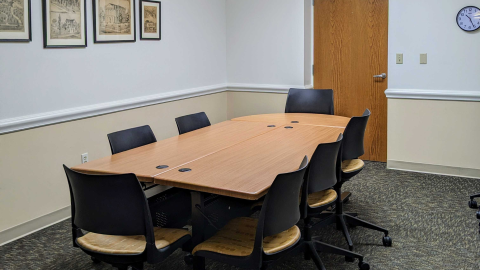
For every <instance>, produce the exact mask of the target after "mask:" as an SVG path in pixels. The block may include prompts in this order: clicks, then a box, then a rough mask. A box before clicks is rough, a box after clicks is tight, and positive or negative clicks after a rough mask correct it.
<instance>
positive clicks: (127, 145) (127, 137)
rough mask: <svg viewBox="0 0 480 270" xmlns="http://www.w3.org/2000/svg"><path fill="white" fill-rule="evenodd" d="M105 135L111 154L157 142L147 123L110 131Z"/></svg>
mask: <svg viewBox="0 0 480 270" xmlns="http://www.w3.org/2000/svg"><path fill="white" fill-rule="evenodd" d="M107 137H108V141H109V142H110V149H111V150H112V155H114V154H117V153H120V152H123V151H127V150H130V149H133V148H137V147H140V146H144V145H147V144H151V143H154V142H157V139H156V138H155V135H154V134H153V131H152V129H151V128H150V126H148V125H147V126H141V127H136V128H130V129H126V130H122V131H117V132H114V133H110V134H108V135H107Z"/></svg>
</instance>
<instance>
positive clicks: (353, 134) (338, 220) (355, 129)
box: [315, 109, 392, 261]
mask: <svg viewBox="0 0 480 270" xmlns="http://www.w3.org/2000/svg"><path fill="white" fill-rule="evenodd" d="M369 116H370V111H369V110H368V109H367V110H366V111H365V112H364V114H363V115H362V116H360V117H352V119H351V120H350V122H349V123H348V125H347V127H346V128H345V131H344V139H343V143H342V147H341V150H340V153H339V156H340V158H341V160H342V161H343V160H350V159H356V158H358V157H360V156H361V155H363V154H364V148H363V139H364V133H365V129H366V126H367V122H368V118H369ZM362 170H363V168H360V169H358V170H356V171H353V172H348V173H345V172H343V171H342V170H341V166H340V170H339V171H340V178H339V179H340V180H339V181H338V182H337V184H336V185H335V187H334V189H335V191H336V192H337V194H342V186H343V184H344V183H345V182H347V181H349V180H350V179H351V178H352V177H354V176H355V175H357V174H358V173H360V172H361V171H362ZM343 197H344V196H343V194H342V195H341V196H338V197H337V200H336V201H335V208H334V209H333V210H332V211H331V212H328V213H321V214H319V215H318V216H317V217H319V218H321V219H323V221H322V222H320V223H318V224H315V226H327V225H330V224H333V223H335V224H336V227H337V230H341V231H342V232H343V235H344V237H345V239H346V241H347V244H348V248H349V250H353V242H352V239H351V237H350V233H349V231H348V226H347V225H349V226H350V227H356V226H360V227H364V228H367V229H371V230H376V231H380V232H383V233H384V237H383V238H382V242H383V245H384V246H385V247H390V246H392V239H391V237H390V236H389V235H388V234H389V232H388V230H387V229H385V228H382V227H380V226H377V225H374V224H372V223H369V222H366V221H364V220H361V219H359V218H357V216H358V214H357V213H345V212H344V211H343V203H344V201H343V200H342V198H343ZM346 259H347V261H352V258H351V257H348V256H347V257H346Z"/></svg>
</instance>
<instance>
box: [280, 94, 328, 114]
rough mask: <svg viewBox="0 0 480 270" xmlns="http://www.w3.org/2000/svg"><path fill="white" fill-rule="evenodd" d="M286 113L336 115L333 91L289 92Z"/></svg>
mask: <svg viewBox="0 0 480 270" xmlns="http://www.w3.org/2000/svg"><path fill="white" fill-rule="evenodd" d="M285 113H316V114H331V115H333V114H334V109H333V90H332V89H294V88H291V89H290V90H289V91H288V97H287V104H286V105H285Z"/></svg>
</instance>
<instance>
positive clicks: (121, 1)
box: [92, 0, 137, 43]
mask: <svg viewBox="0 0 480 270" xmlns="http://www.w3.org/2000/svg"><path fill="white" fill-rule="evenodd" d="M135 2H136V0H92V7H93V31H94V33H93V40H94V42H95V43H113V42H135V41H136V35H137V32H136V28H135V27H136V26H135Z"/></svg>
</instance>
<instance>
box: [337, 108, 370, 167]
mask: <svg viewBox="0 0 480 270" xmlns="http://www.w3.org/2000/svg"><path fill="white" fill-rule="evenodd" d="M368 118H370V110H369V109H366V110H365V112H364V113H363V115H362V116H354V117H352V119H350V122H348V124H347V127H346V128H345V131H344V133H343V145H342V160H350V159H356V158H358V157H360V156H361V155H363V154H364V153H365V150H364V148H363V139H364V137H365V130H366V128H367V123H368Z"/></svg>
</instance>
